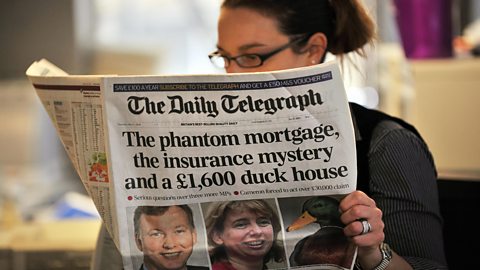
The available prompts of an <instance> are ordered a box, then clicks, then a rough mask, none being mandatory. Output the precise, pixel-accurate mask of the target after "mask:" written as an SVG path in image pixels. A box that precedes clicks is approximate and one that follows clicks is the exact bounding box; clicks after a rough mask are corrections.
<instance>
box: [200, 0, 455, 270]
mask: <svg viewBox="0 0 480 270" xmlns="http://www.w3.org/2000/svg"><path fill="white" fill-rule="evenodd" d="M373 38H374V24H373V22H372V20H371V19H370V17H369V16H368V14H367V12H366V11H365V10H364V9H363V7H362V6H361V4H360V3H358V1H355V0H295V1H287V0H224V2H223V4H222V8H221V13H220V18H219V21H218V43H217V48H218V50H217V51H216V52H214V53H212V54H211V55H209V57H210V59H211V60H212V62H214V63H216V64H220V65H222V67H224V68H225V69H226V71H227V72H229V73H233V72H257V71H273V70H280V69H288V68H295V67H303V66H309V65H315V64H318V63H321V62H323V61H324V59H325V54H326V53H327V52H330V53H332V54H334V55H336V56H337V57H338V58H340V59H343V56H344V55H345V54H346V53H348V52H357V53H359V54H361V55H362V53H363V51H362V47H363V46H364V45H366V44H368V43H371V41H372V40H373ZM351 108H352V118H353V119H354V123H355V129H356V131H357V132H356V133H357V134H358V135H359V136H357V138H356V139H357V159H358V160H359V164H358V169H359V178H358V183H359V189H360V190H358V191H355V192H353V193H351V194H349V195H348V196H346V197H345V198H344V199H343V200H342V201H341V203H340V211H341V212H342V215H341V220H342V222H343V223H344V224H345V229H344V233H345V235H346V236H348V237H350V238H351V240H352V241H353V242H354V243H355V244H356V245H357V246H358V256H357V267H359V268H361V269H376V270H380V269H444V268H446V260H445V255H444V251H443V238H442V219H441V216H440V211H439V205H438V194H437V190H436V188H437V187H436V170H435V166H434V163H433V159H432V157H431V154H430V152H429V150H428V148H427V146H426V145H425V143H424V141H423V140H422V139H421V138H420V136H419V135H418V133H416V131H415V129H414V128H413V127H411V126H410V125H408V124H406V123H404V122H403V121H401V120H399V119H395V118H392V117H389V116H387V115H385V114H382V113H379V112H376V111H371V110H367V109H365V108H363V107H361V106H359V105H356V104H351ZM387 243H388V245H387Z"/></svg>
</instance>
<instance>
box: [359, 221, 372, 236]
mask: <svg viewBox="0 0 480 270" xmlns="http://www.w3.org/2000/svg"><path fill="white" fill-rule="evenodd" d="M359 221H360V222H361V223H362V232H361V233H360V234H361V235H363V234H367V233H369V232H371V231H372V225H371V224H370V222H368V220H366V219H360V220H359Z"/></svg>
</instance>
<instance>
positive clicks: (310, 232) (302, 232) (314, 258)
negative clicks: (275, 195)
mask: <svg viewBox="0 0 480 270" xmlns="http://www.w3.org/2000/svg"><path fill="white" fill-rule="evenodd" d="M278 203H279V207H280V209H281V212H282V216H283V222H284V225H285V230H286V232H285V242H286V248H287V250H286V252H287V257H288V258H289V263H290V266H291V267H301V268H304V267H306V266H312V267H313V266H314V267H315V269H351V267H352V265H353V263H354V259H355V256H356V247H355V245H354V244H353V243H352V242H351V241H349V240H348V239H347V237H346V236H345V234H344V233H343V226H344V225H343V224H342V222H341V221H340V211H339V208H338V206H339V198H335V197H333V196H313V197H293V198H283V199H278Z"/></svg>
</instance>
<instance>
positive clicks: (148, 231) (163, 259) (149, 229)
mask: <svg viewBox="0 0 480 270" xmlns="http://www.w3.org/2000/svg"><path fill="white" fill-rule="evenodd" d="M190 215H191V213H190ZM192 222H193V221H192V218H191V216H190V217H189V215H188V213H187V212H186V211H185V209H184V208H181V207H179V206H169V207H164V208H163V210H162V211H160V212H152V211H151V212H149V213H141V214H140V215H139V218H138V231H137V232H136V236H135V241H136V244H137V247H138V249H139V250H141V251H142V252H143V255H144V260H143V264H144V266H145V267H146V268H147V269H148V270H163V269H169V270H170V269H184V268H185V267H186V263H187V260H188V258H189V257H190V255H191V254H192V250H193V246H194V245H195V244H196V242H197V232H196V230H195V228H194V226H193V223H192Z"/></svg>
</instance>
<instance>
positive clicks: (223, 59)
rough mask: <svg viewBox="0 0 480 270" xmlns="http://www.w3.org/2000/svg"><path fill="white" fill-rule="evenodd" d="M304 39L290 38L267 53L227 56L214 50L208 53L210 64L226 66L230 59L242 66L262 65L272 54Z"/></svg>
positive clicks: (219, 66) (228, 64)
mask: <svg viewBox="0 0 480 270" xmlns="http://www.w3.org/2000/svg"><path fill="white" fill-rule="evenodd" d="M302 40H305V37H304V36H303V37H300V38H296V39H293V40H291V41H290V42H288V43H287V44H285V45H283V46H280V47H279V48H276V49H275V50H273V51H271V52H268V53H263V54H259V53H248V54H242V55H238V56H228V55H222V54H221V53H220V52H219V51H215V52H213V53H211V54H209V55H208V58H210V61H211V62H212V64H213V65H214V66H216V67H218V68H228V67H229V66H230V62H231V61H235V62H236V63H237V65H238V66H240V67H242V68H254V67H259V66H261V65H263V62H265V61H266V60H267V59H268V58H270V57H272V56H274V55H275V54H277V53H279V52H281V51H283V50H285V49H287V48H289V47H291V46H292V45H294V44H296V43H298V42H299V41H302Z"/></svg>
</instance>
